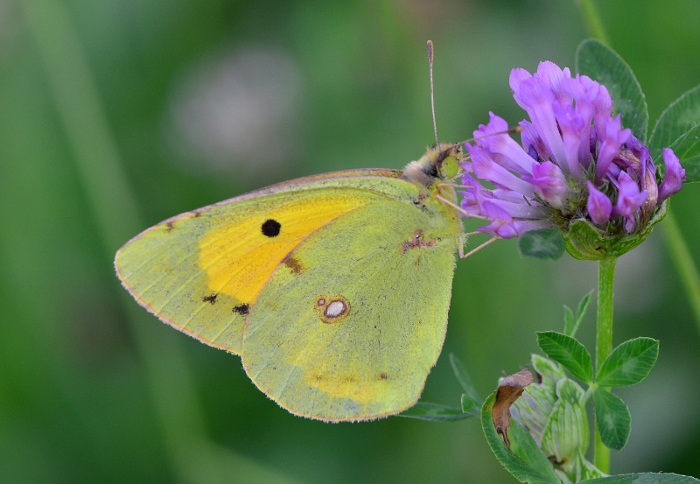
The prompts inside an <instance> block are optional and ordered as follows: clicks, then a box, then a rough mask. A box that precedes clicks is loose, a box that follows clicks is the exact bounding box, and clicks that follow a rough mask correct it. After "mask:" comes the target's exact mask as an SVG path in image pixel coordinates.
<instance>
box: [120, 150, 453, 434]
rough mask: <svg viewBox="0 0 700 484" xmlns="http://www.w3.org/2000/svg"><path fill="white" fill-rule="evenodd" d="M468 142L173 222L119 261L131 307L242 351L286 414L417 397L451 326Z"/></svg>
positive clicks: (353, 412) (326, 413) (376, 413)
mask: <svg viewBox="0 0 700 484" xmlns="http://www.w3.org/2000/svg"><path fill="white" fill-rule="evenodd" d="M461 157H462V147H461V145H446V144H438V145H436V147H434V148H430V149H428V150H427V152H426V153H425V155H423V156H422V157H421V158H420V159H419V160H417V161H413V162H411V163H409V164H408V165H407V166H406V168H405V169H404V170H390V169H356V170H348V171H340V172H334V173H327V174H322V175H315V176H309V177H305V178H299V179H296V180H292V181H288V182H284V183H280V184H277V185H273V186H271V187H268V188H263V189H260V190H257V191H254V192H251V193H248V194H245V195H241V196H239V197H235V198H232V199H230V200H226V201H223V202H220V203H216V204H214V205H209V206H207V207H204V208H200V209H197V210H193V211H191V212H187V213H183V214H181V215H178V216H175V217H172V218H169V219H167V220H165V221H163V222H161V223H159V224H157V225H155V226H153V227H151V228H149V229H147V230H145V231H144V232H142V233H141V234H139V235H137V236H136V237H134V238H133V239H131V240H130V241H129V242H127V243H126V244H125V245H124V246H123V247H122V248H121V249H119V251H118V252H117V254H116V258H115V267H116V271H117V274H118V276H119V278H120V279H121V281H122V284H123V285H124V287H125V288H126V289H127V290H128V291H129V292H130V293H131V295H132V296H133V297H134V298H135V299H136V301H137V302H138V303H139V304H140V305H142V306H143V307H145V308H146V309H147V310H148V311H150V312H151V313H153V314H155V315H156V316H157V317H158V318H160V319H161V320H163V321H164V322H165V323H167V324H169V325H171V326H173V327H174V328H176V329H178V330H180V331H182V332H183V333H186V334H188V335H190V336H192V337H194V338H196V339H198V340H199V341H201V342H203V343H206V344H208V345H210V346H213V347H215V348H220V349H224V350H226V351H229V352H231V353H235V354H238V355H240V356H241V358H242V361H243V366H244V368H245V371H246V373H247V374H248V376H249V377H250V378H251V380H252V381H253V382H254V383H255V385H257V386H258V388H259V389H260V390H262V391H263V392H264V393H265V394H266V395H267V396H269V397H270V398H271V399H273V400H274V401H276V402H277V403H278V404H279V405H280V406H282V407H283V408H285V409H287V410H289V411H290V412H291V413H293V414H296V415H301V416H305V417H310V418H314V419H319V420H324V421H332V422H337V421H344V420H348V421H357V420H371V419H375V418H378V417H383V416H387V415H392V414H396V413H399V412H401V411H403V410H405V409H407V408H409V407H411V406H412V405H413V404H414V403H415V402H416V401H417V400H418V398H419V396H420V394H421V392H422V390H423V386H424V384H425V380H426V378H427V376H428V373H429V372H430V369H431V368H432V367H433V366H434V365H435V363H436V361H437V358H438V356H439V354H440V351H441V348H442V344H443V341H444V338H445V330H446V327H447V313H448V308H449V304H450V297H451V286H452V278H453V273H454V267H455V253H456V252H457V251H459V252H460V253H461V247H462V242H461V241H462V234H463V228H462V222H461V218H460V215H459V211H458V208H457V207H458V206H457V199H456V193H455V191H454V188H453V187H452V186H450V181H451V179H452V178H453V177H454V176H455V175H456V174H457V172H458V170H459V166H458V161H459V160H460V159H461Z"/></svg>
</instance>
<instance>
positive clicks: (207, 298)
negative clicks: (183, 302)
mask: <svg viewBox="0 0 700 484" xmlns="http://www.w3.org/2000/svg"><path fill="white" fill-rule="evenodd" d="M217 296H218V294H216V293H214V294H211V295H209V296H204V297H203V298H202V302H208V303H209V304H216V297H217Z"/></svg>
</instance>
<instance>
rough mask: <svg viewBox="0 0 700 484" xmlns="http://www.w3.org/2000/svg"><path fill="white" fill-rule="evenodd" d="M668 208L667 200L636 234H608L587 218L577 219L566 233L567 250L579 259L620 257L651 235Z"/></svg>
mask: <svg viewBox="0 0 700 484" xmlns="http://www.w3.org/2000/svg"><path fill="white" fill-rule="evenodd" d="M667 209H668V200H665V201H664V202H663V203H662V204H661V206H660V207H659V208H658V209H657V210H656V212H654V215H653V217H652V218H651V219H650V220H649V222H647V223H646V225H644V227H642V229H641V231H639V232H635V233H634V234H627V233H623V234H619V235H615V234H608V233H606V232H605V231H603V230H601V229H599V228H598V227H596V226H595V225H593V224H592V223H591V222H589V221H587V220H585V219H579V220H576V221H574V222H572V223H570V224H569V230H568V231H567V232H566V233H565V234H564V242H565V244H566V251H567V252H568V253H569V254H571V256H572V257H573V258H574V259H578V260H601V259H605V258H608V257H620V256H621V255H622V254H625V253H627V252H629V251H630V250H632V249H634V248H635V247H637V246H638V245H639V244H641V243H642V242H644V241H645V240H646V239H647V237H649V235H650V234H651V231H652V229H653V228H654V225H655V224H656V223H658V222H660V221H661V220H662V219H663V218H664V217H665V216H666V210H667Z"/></svg>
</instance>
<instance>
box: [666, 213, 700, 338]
mask: <svg viewBox="0 0 700 484" xmlns="http://www.w3.org/2000/svg"><path fill="white" fill-rule="evenodd" d="M662 226H663V228H664V232H665V233H666V243H667V244H668V250H669V253H670V254H671V259H672V260H673V264H674V265H675V266H676V270H677V271H678V274H679V275H680V277H681V282H682V283H683V288H684V289H685V292H686V295H687V296H688V300H689V301H690V306H691V308H692V309H693V314H694V315H695V325H696V326H697V329H698V333H699V334H700V276H699V275H698V271H697V266H696V265H695V263H694V262H693V258H692V256H691V255H690V251H689V250H688V245H687V244H686V243H685V240H684V239H683V235H682V234H681V231H680V229H679V228H678V223H677V222H676V217H674V216H673V213H672V212H670V211H669V212H668V213H666V217H665V218H664V223H663V224H662Z"/></svg>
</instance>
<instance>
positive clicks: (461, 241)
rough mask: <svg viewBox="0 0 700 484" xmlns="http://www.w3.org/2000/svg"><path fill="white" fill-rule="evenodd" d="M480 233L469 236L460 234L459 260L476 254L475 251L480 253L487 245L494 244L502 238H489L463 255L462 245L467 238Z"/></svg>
mask: <svg viewBox="0 0 700 484" xmlns="http://www.w3.org/2000/svg"><path fill="white" fill-rule="evenodd" d="M480 233H481V232H472V233H469V234H462V236H461V237H460V239H462V240H460V243H459V258H460V259H466V258H467V257H469V256H470V255H472V254H474V253H476V252H477V251H480V250H481V249H483V248H484V247H486V246H487V245H491V244H493V243H494V242H496V241H497V240H500V239H501V238H502V237H498V236H494V237H491V238H490V239H489V240H487V241H486V242H484V243H483V244H481V245H480V246H478V247H475V248H473V249H472V250H470V251H469V252H467V253H466V254H465V253H464V244H465V243H466V241H467V237H469V236H470V235H476V234H480Z"/></svg>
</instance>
